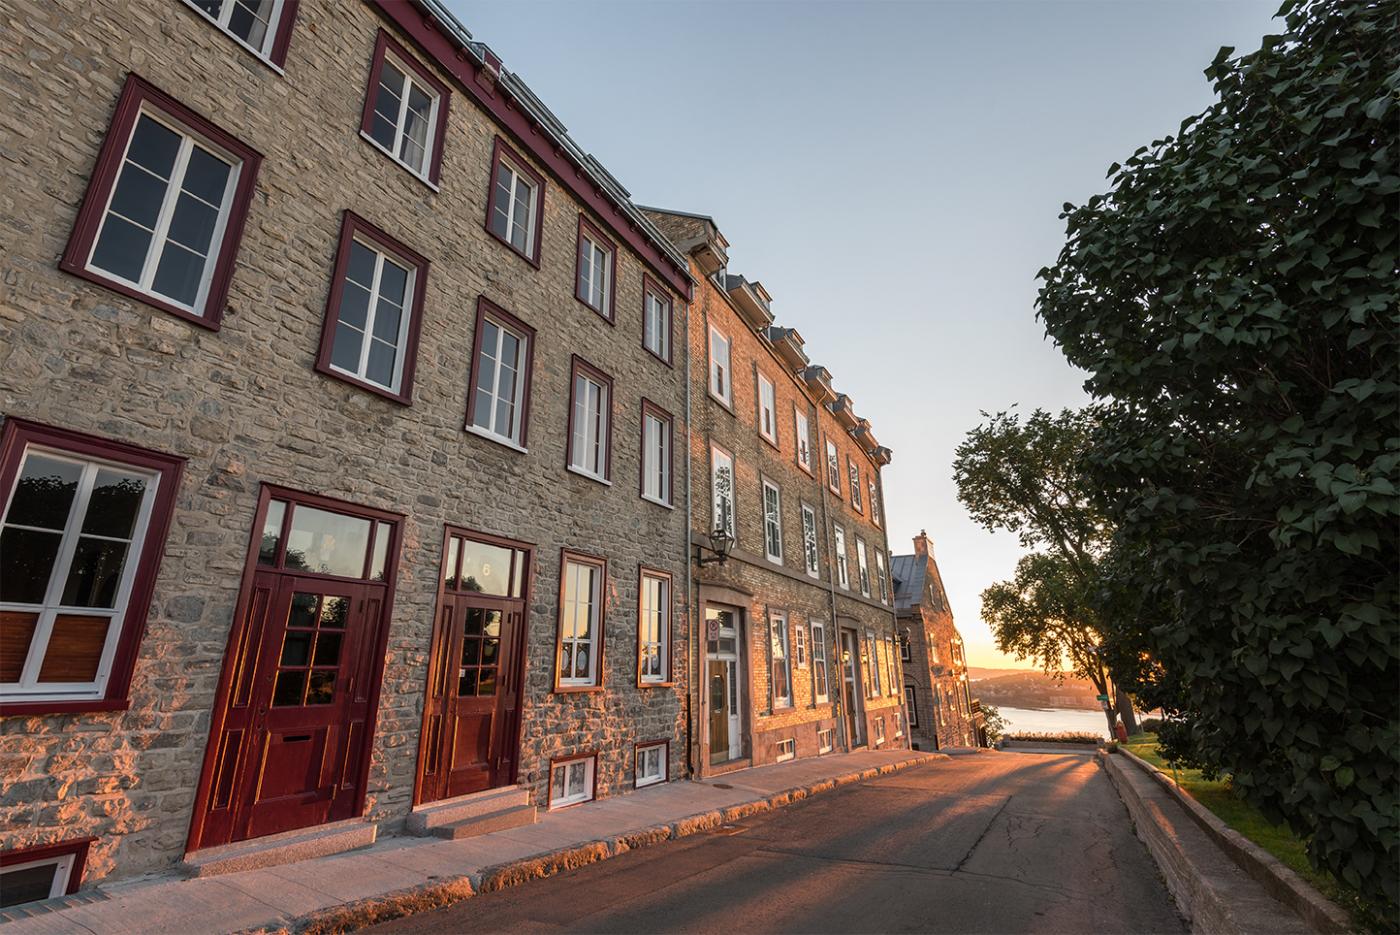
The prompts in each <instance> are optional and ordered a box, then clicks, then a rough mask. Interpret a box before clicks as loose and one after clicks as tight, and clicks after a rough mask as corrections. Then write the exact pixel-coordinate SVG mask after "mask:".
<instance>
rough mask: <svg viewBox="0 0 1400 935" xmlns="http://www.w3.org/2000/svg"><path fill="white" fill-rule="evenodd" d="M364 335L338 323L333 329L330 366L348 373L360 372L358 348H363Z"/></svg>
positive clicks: (342, 323)
mask: <svg viewBox="0 0 1400 935" xmlns="http://www.w3.org/2000/svg"><path fill="white" fill-rule="evenodd" d="M364 338H365V336H364V334H363V333H362V332H359V331H356V330H355V329H354V328H352V327H350V326H349V325H347V324H345V323H344V322H340V323H339V324H337V325H336V328H335V340H334V341H333V342H332V343H331V364H332V366H335V367H339V368H340V369H341V370H348V371H349V372H350V373H359V371H360V348H361V347H363V346H364Z"/></svg>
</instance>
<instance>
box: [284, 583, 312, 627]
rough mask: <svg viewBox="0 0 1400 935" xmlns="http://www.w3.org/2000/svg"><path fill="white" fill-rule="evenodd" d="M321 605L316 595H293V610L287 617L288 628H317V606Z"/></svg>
mask: <svg viewBox="0 0 1400 935" xmlns="http://www.w3.org/2000/svg"><path fill="white" fill-rule="evenodd" d="M318 603H319V601H318V599H317V597H316V595H315V594H302V593H301V592H297V593H296V594H293V595H292V609H291V612H290V613H288V615H287V626H289V627H303V628H307V629H309V628H311V627H314V626H316V606H317V604H318Z"/></svg>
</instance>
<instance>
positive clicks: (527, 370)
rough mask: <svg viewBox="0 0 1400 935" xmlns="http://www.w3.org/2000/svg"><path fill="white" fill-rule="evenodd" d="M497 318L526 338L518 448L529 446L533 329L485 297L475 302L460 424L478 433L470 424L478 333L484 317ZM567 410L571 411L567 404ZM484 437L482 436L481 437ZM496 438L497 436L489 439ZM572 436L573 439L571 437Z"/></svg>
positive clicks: (477, 356) (479, 337) (533, 361)
mask: <svg viewBox="0 0 1400 935" xmlns="http://www.w3.org/2000/svg"><path fill="white" fill-rule="evenodd" d="M488 315H489V316H490V317H492V318H497V319H500V320H501V321H503V322H505V323H506V324H507V325H509V326H510V327H511V328H513V329H515V330H517V331H519V332H521V333H522V334H524V335H525V366H524V368H523V369H522V371H521V379H522V381H523V382H522V383H521V387H520V404H519V405H520V447H521V448H525V447H528V445H529V441H530V384H531V382H532V380H533V378H534V372H535V329H534V328H531V327H530V326H529V325H527V324H525V322H523V321H521V320H520V319H519V318H516V317H515V316H514V315H512V314H511V313H510V312H508V311H506V310H505V309H503V308H501V307H500V306H499V305H497V304H496V303H495V302H492V301H491V300H490V299H488V298H486V296H484V295H483V296H479V297H478V298H477V300H476V326H475V330H474V331H473V333H472V362H471V369H470V370H469V371H468V372H467V412H466V418H465V419H464V421H463V423H462V425H463V428H465V429H466V430H467V431H469V432H471V433H472V434H473V435H476V434H478V432H479V430H480V426H478V425H477V424H476V423H474V422H472V413H473V412H475V411H476V394H477V386H476V373H477V361H479V360H480V359H481V332H482V325H483V324H484V323H485V321H486V318H487V316H488ZM569 411H570V412H573V406H572V405H570V407H569ZM482 437H485V436H482ZM491 437H492V438H495V437H496V436H494V435H493V436H491ZM571 437H572V436H571Z"/></svg>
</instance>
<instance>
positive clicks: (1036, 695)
mask: <svg viewBox="0 0 1400 935" xmlns="http://www.w3.org/2000/svg"><path fill="white" fill-rule="evenodd" d="M997 671H999V670H996V669H969V670H968V679H969V681H975V682H976V684H975V685H973V686H972V693H973V694H974V695H975V696H976V697H977V698H979V699H981V700H982V701H985V702H987V703H988V704H994V705H1008V706H1009V707H1012V708H1093V709H1098V708H1100V707H1101V706H1100V704H1099V702H1098V700H1097V699H1096V698H1095V697H1094V696H1095V695H1097V694H1098V692H1097V690H1096V689H1095V688H1094V686H1093V685H1092V684H1090V683H1089V682H1086V681H1084V680H1083V679H1076V678H1066V679H1064V681H1060V680H1058V679H1055V678H1052V677H1051V676H1049V675H1046V674H1045V673H1044V672H1027V671H1025V670H1011V671H1010V672H1009V673H1008V672H1005V670H1001V671H1003V673H1004V674H1001V675H990V676H987V677H982V678H979V677H977V676H976V675H974V674H973V673H974V672H989V673H995V672H997Z"/></svg>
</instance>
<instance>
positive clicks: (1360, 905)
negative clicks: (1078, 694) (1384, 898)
mask: <svg viewBox="0 0 1400 935" xmlns="http://www.w3.org/2000/svg"><path fill="white" fill-rule="evenodd" d="M1123 747H1124V748H1125V749H1127V750H1131V751H1132V752H1133V753H1134V754H1136V755H1137V756H1140V757H1142V758H1143V759H1144V760H1146V761H1147V762H1149V763H1151V764H1152V765H1153V766H1155V767H1157V768H1158V769H1160V770H1161V771H1162V772H1164V773H1166V774H1167V775H1168V776H1171V777H1172V778H1173V779H1175V780H1176V782H1177V784H1178V785H1180V786H1181V788H1182V789H1184V790H1185V791H1186V792H1187V793H1188V794H1190V796H1191V798H1193V799H1195V800H1196V801H1197V802H1200V803H1201V804H1202V805H1204V806H1205V807H1206V808H1208V809H1210V810H1211V811H1212V812H1214V813H1215V815H1216V817H1218V818H1219V819H1220V820H1221V821H1223V822H1225V824H1227V825H1229V826H1230V827H1231V828H1234V829H1235V830H1236V831H1238V832H1239V833H1240V834H1242V835H1244V836H1245V837H1247V838H1249V839H1250V840H1251V841H1253V842H1254V843H1255V844H1258V845H1259V846H1260V847H1262V848H1263V849H1264V850H1266V851H1268V852H1269V853H1270V854H1273V855H1274V856H1275V857H1277V858H1278V859H1279V860H1281V861H1282V862H1283V863H1284V865H1285V866H1287V867H1288V868H1289V869H1290V870H1292V871H1293V872H1294V873H1296V874H1298V875H1299V876H1300V877H1302V878H1303V879H1304V880H1307V881H1308V882H1309V883H1311V884H1312V885H1313V886H1314V887H1316V888H1317V889H1318V891H1319V892H1321V893H1322V895H1324V896H1326V897H1327V898H1328V899H1330V900H1332V901H1333V902H1334V903H1336V904H1337V905H1338V906H1341V907H1342V909H1344V910H1346V911H1347V912H1349V913H1351V916H1352V920H1353V923H1355V924H1357V925H1358V927H1359V928H1361V929H1369V928H1370V927H1371V926H1369V925H1367V924H1366V923H1365V922H1364V921H1363V920H1365V919H1367V918H1374V917H1373V916H1372V913H1371V912H1370V911H1368V908H1367V907H1366V905H1365V904H1364V902H1363V901H1362V900H1361V898H1360V896H1359V895H1358V894H1357V893H1356V891H1355V890H1353V889H1351V888H1350V887H1348V886H1345V885H1343V884H1341V883H1339V882H1338V881H1337V880H1335V879H1333V878H1332V877H1331V876H1330V875H1328V874H1326V873H1321V872H1319V871H1317V870H1314V869H1313V867H1312V865H1311V864H1310V863H1308V857H1307V854H1305V853H1304V844H1303V841H1302V840H1300V839H1299V838H1298V837H1296V836H1295V835H1294V834H1293V832H1292V831H1290V830H1288V828H1287V826H1285V825H1274V824H1270V823H1269V820H1268V819H1267V818H1265V817H1264V816H1263V815H1262V814H1261V813H1260V812H1259V810H1258V809H1257V808H1255V807H1254V806H1252V805H1250V804H1248V803H1247V802H1245V801H1244V800H1243V799H1239V798H1236V797H1235V794H1234V793H1233V792H1232V791H1230V783H1229V781H1228V780H1227V779H1215V780H1208V779H1205V778H1203V777H1202V776H1201V771H1200V770H1197V769H1174V768H1173V767H1172V766H1171V765H1170V764H1168V763H1167V762H1166V761H1164V760H1163V759H1162V757H1161V755H1160V754H1158V752H1157V735H1156V734H1134V735H1133V736H1131V737H1129V738H1128V742H1127V743H1126V744H1123Z"/></svg>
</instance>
